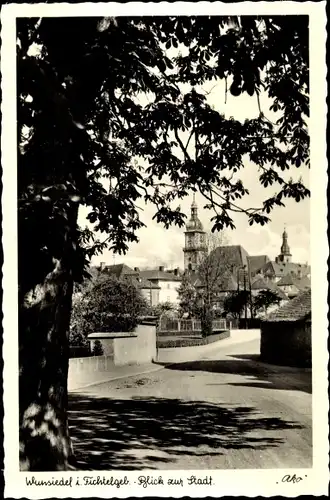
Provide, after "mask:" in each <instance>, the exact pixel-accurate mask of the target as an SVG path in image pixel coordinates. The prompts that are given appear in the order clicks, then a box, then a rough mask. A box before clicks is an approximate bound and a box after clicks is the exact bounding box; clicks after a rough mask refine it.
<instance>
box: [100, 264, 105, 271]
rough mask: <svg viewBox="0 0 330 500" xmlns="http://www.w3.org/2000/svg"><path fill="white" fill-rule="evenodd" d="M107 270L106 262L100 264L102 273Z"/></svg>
mask: <svg viewBox="0 0 330 500" xmlns="http://www.w3.org/2000/svg"><path fill="white" fill-rule="evenodd" d="M104 268H105V262H100V271H103V270H104Z"/></svg>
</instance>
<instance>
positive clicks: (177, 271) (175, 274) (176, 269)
mask: <svg viewBox="0 0 330 500" xmlns="http://www.w3.org/2000/svg"><path fill="white" fill-rule="evenodd" d="M178 274H179V269H178V268H177V267H176V268H175V269H174V276H177V275H178Z"/></svg>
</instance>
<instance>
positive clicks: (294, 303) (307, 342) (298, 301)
mask: <svg viewBox="0 0 330 500" xmlns="http://www.w3.org/2000/svg"><path fill="white" fill-rule="evenodd" d="M311 310H312V305H311V290H310V289H309V290H304V291H302V292H300V293H299V294H298V295H297V296H296V297H295V298H293V299H292V300H290V301H288V302H287V303H286V304H285V305H283V306H282V307H280V308H279V309H277V311H275V312H273V313H272V314H270V315H269V316H268V317H267V319H265V320H264V321H263V322H262V323H261V344H260V354H261V359H262V360H263V361H266V362H268V363H275V364H283V365H288V366H290V365H292V366H305V367H309V366H311V362H312V352H311V350H312V338H311V321H312V313H311Z"/></svg>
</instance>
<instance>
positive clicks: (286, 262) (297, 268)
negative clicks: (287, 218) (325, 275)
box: [251, 229, 311, 291]
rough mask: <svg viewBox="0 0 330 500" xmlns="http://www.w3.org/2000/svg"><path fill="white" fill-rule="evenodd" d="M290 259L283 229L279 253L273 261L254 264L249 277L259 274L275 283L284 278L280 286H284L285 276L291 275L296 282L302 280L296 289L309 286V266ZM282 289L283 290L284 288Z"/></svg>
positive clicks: (286, 237) (286, 235) (285, 232)
mask: <svg viewBox="0 0 330 500" xmlns="http://www.w3.org/2000/svg"><path fill="white" fill-rule="evenodd" d="M291 259H292V254H291V251H290V247H289V243H288V233H287V231H286V229H284V232H283V234H282V245H281V251H280V254H279V255H278V256H277V257H276V258H275V261H271V260H268V261H267V262H265V263H264V264H263V265H262V266H260V267H257V266H254V268H253V270H252V269H251V277H252V278H254V277H255V276H257V275H260V276H263V277H264V278H265V279H267V280H269V281H273V282H275V283H279V282H280V281H281V280H282V279H283V278H285V280H284V282H283V281H282V286H285V285H284V283H285V281H286V280H287V278H286V277H287V276H291V277H292V278H293V279H294V280H295V282H296V283H297V282H299V280H302V282H301V286H298V288H297V289H301V288H305V287H306V285H308V283H309V286H310V274H311V268H310V266H309V265H308V264H307V263H306V264H301V263H295V262H291ZM283 290H284V291H285V289H284V288H283Z"/></svg>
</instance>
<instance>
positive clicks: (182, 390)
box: [70, 332, 312, 470]
mask: <svg viewBox="0 0 330 500" xmlns="http://www.w3.org/2000/svg"><path fill="white" fill-rule="evenodd" d="M244 333H246V335H245V336H243V337H242V333H240V334H239V335H236V336H234V338H233V339H230V340H229V339H228V340H224V341H223V343H222V344H221V345H220V347H217V348H216V349H215V350H214V351H212V352H211V353H208V354H207V355H205V356H204V357H203V359H200V360H198V361H192V362H185V363H181V364H179V365H175V366H169V367H164V369H162V370H160V371H158V372H155V373H150V374H146V375H141V376H134V377H130V378H127V379H121V380H117V381H113V382H107V383H102V384H99V385H97V386H94V387H90V388H89V389H85V390H84V392H83V394H77V393H76V394H71V396H70V409H71V411H70V423H71V433H72V435H73V440H74V446H75V451H76V455H77V460H78V463H77V467H78V468H86V469H99V470H107V469H108V470H116V469H117V470H137V469H139V470H142V469H163V470H164V469H236V468H237V469H239V468H244V469H248V468H253V469H254V468H279V467H280V468H288V467H311V466H312V430H311V426H312V417H311V409H312V401H311V373H310V372H309V371H304V370H297V369H289V368H285V367H274V366H271V365H267V364H263V363H260V362H259V361H258V352H259V339H258V337H257V336H256V335H255V334H252V336H251V335H249V332H244Z"/></svg>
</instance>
